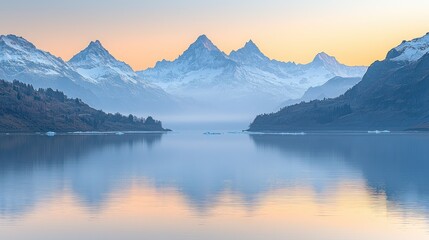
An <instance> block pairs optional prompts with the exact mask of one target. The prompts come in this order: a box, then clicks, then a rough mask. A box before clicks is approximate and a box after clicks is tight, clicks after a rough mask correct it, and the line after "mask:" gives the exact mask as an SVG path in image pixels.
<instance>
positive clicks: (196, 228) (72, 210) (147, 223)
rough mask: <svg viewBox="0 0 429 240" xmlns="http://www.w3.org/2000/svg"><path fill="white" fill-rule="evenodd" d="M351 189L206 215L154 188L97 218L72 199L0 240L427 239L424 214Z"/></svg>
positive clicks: (111, 204)
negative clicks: (86, 239) (405, 210)
mask: <svg viewBox="0 0 429 240" xmlns="http://www.w3.org/2000/svg"><path fill="white" fill-rule="evenodd" d="M352 185H353V187H352V188H350V185H349V184H348V183H343V184H342V185H340V186H339V188H338V189H336V191H335V192H332V193H330V194H329V196H325V198H324V199H323V198H322V200H321V199H320V196H317V194H316V193H315V192H314V191H313V190H311V189H307V188H299V189H289V190H286V189H284V190H277V191H273V192H271V193H270V194H266V195H265V196H264V197H263V198H261V199H259V202H258V204H256V206H254V207H253V208H251V209H249V208H246V207H244V205H243V204H242V203H239V204H237V201H240V200H238V199H237V198H236V196H234V195H232V194H231V193H229V192H225V193H224V194H223V195H221V196H219V198H220V199H217V201H216V202H217V204H216V205H213V206H211V208H210V209H209V210H208V211H207V212H206V213H200V214H199V213H197V212H195V211H196V210H195V209H193V208H192V207H190V206H189V204H188V202H187V200H186V198H185V197H184V196H182V195H180V194H179V193H177V192H175V191H171V192H157V191H156V190H155V189H153V188H150V187H147V186H143V187H142V186H140V187H133V188H132V189H126V190H125V189H123V190H122V191H119V192H118V193H117V196H116V195H115V196H114V197H112V198H111V199H112V201H108V202H105V203H104V205H103V207H100V208H99V209H95V210H94V209H93V210H90V209H87V208H85V207H84V205H83V204H82V203H80V202H79V201H78V200H77V199H76V198H75V197H74V196H73V195H69V194H67V193H65V195H64V196H63V198H62V200H59V201H55V202H53V203H48V204H39V205H38V206H37V207H35V209H34V210H33V212H32V213H30V214H27V215H24V216H21V219H20V221H19V222H17V223H16V224H13V225H10V226H8V227H4V225H2V224H0V230H1V231H0V236H2V237H3V238H4V239H12V238H13V237H19V239H28V238H29V237H30V238H37V239H39V238H40V239H47V238H58V239H59V238H61V237H64V236H74V238H76V239H81V238H84V237H85V236H88V235H91V236H94V237H95V238H100V239H106V238H108V237H113V238H115V236H114V235H112V234H115V233H116V234H120V237H121V238H123V239H142V238H146V239H172V238H176V239H179V238H181V239H186V238H192V237H191V233H192V236H193V237H195V238H199V239H236V238H237V237H236V236H237V234H240V236H242V238H243V239H289V238H290V239H316V238H317V239H330V240H332V239H338V240H339V239H350V237H351V236H354V237H356V239H391V240H393V239H395V240H396V239H398V240H399V239H426V238H427V236H428V232H427V230H426V229H427V222H425V220H424V219H423V218H421V217H419V214H418V213H408V214H406V215H401V214H397V213H396V212H395V211H396V210H398V211H399V212H400V209H396V210H395V209H392V208H395V207H391V206H389V205H390V204H391V203H389V202H388V201H387V200H386V196H385V195H383V194H380V196H373V195H372V194H370V193H369V192H368V191H367V190H366V188H365V186H356V185H354V183H352ZM285 196H287V197H285ZM397 207H399V208H400V206H397ZM59 213H61V214H59ZM64 215H66V216H67V219H64V217H63V216H64ZM130 219H132V220H133V221H130ZM0 220H1V219H0ZM53 220H54V221H53ZM0 223H1V221H0ZM64 226H66V227H64ZM405 226H406V227H405ZM29 229H30V231H28V230H29ZM40 229H44V231H41V230H40ZM75 229H80V230H81V231H79V232H76V230H75ZM165 229H168V231H166V230H165ZM308 229H311V231H308ZM220 230H221V231H220ZM29 234H31V236H30V235H29ZM118 236H119V235H118ZM116 238H117V237H116Z"/></svg>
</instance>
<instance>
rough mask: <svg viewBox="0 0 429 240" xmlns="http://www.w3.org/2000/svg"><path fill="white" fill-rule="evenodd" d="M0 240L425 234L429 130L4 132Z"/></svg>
mask: <svg viewBox="0 0 429 240" xmlns="http://www.w3.org/2000/svg"><path fill="white" fill-rule="evenodd" d="M0 239H5V240H15V239H44V240H46V239H73V240H74V239H102V240H106V239H168V240H170V239H185V240H189V239H198V240H201V239H204V240H206V239H264V240H268V239H282V240H284V239H317V240H324V239H326V240H328V239H329V240H333V239H338V240H348V239H356V240H362V239H389V240H391V239H401V240H402V239H429V134H411V133H410V134H401V133H391V134H367V133H349V134H335V133H330V134H327V133H325V134H316V133H314V134H305V135H249V134H243V133H228V132H224V133H223V134H221V135H204V134H202V132H201V133H199V132H177V133H174V132H173V133H168V134H125V135H75V136H72V135H68V136H61V135H57V136H54V137H48V136H37V135H30V136H28V135H27V136H6V135H2V136H0Z"/></svg>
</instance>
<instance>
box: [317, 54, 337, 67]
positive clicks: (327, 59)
mask: <svg viewBox="0 0 429 240" xmlns="http://www.w3.org/2000/svg"><path fill="white" fill-rule="evenodd" d="M311 64H312V65H323V66H332V65H337V64H340V63H339V62H338V61H337V59H336V58H335V57H333V56H330V55H328V54H327V53H325V52H321V53H318V54H317V55H316V56H315V57H314V59H313V61H312V62H311Z"/></svg>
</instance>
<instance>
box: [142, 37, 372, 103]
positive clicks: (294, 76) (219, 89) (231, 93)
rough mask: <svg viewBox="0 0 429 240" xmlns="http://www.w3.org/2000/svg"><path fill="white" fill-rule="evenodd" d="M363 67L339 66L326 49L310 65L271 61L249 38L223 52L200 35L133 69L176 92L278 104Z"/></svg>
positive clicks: (359, 72)
mask: <svg viewBox="0 0 429 240" xmlns="http://www.w3.org/2000/svg"><path fill="white" fill-rule="evenodd" d="M195 61H197V62H198V64H194V63H195ZM365 71H366V67H349V66H346V65H343V64H341V63H339V62H338V61H337V60H336V59H335V58H333V57H330V56H329V55H327V54H325V53H320V54H318V55H317V56H316V57H315V60H314V61H313V62H312V63H309V64H296V63H293V62H287V63H286V62H280V61H276V60H271V59H269V58H268V57H267V56H265V55H264V54H263V53H262V52H261V51H260V49H259V48H258V47H257V45H256V44H255V43H254V42H253V41H252V40H250V41H249V42H247V43H246V44H245V46H244V47H242V48H241V49H238V50H236V51H232V52H231V53H230V54H229V55H227V54H225V53H223V52H222V51H221V50H219V48H217V47H216V46H215V45H214V44H213V43H212V42H211V41H210V40H209V39H208V38H207V36H205V35H202V36H200V37H198V39H197V40H196V41H195V42H194V43H193V44H191V46H190V47H189V48H188V49H187V50H186V51H185V52H184V53H183V54H182V55H180V56H179V57H178V58H177V59H176V60H174V61H166V60H163V61H160V62H158V63H157V64H156V65H155V67H153V68H149V69H146V70H143V71H139V72H137V73H138V75H139V76H141V77H142V78H143V79H145V80H148V81H149V82H152V83H154V84H157V85H159V86H161V87H162V88H163V89H164V90H166V91H167V92H169V93H171V94H175V95H179V96H185V97H191V98H195V99H196V100H205V99H207V98H209V99H210V98H214V99H216V101H219V102H231V103H232V102H234V101H236V100H237V99H244V100H243V102H242V104H245V101H249V99H250V98H251V99H257V101H258V102H259V101H263V102H264V101H265V102H266V103H264V104H265V106H268V104H273V103H276V104H275V106H276V105H278V104H279V103H280V102H283V101H284V100H285V99H290V98H299V97H301V96H302V95H303V94H304V92H305V90H307V89H308V88H309V87H312V86H318V85H321V84H323V83H325V82H326V81H327V80H329V79H331V78H332V77H335V76H343V77H361V76H362V75H363V74H364V73H365ZM219 96H222V97H219ZM210 101H212V102H213V100H210Z"/></svg>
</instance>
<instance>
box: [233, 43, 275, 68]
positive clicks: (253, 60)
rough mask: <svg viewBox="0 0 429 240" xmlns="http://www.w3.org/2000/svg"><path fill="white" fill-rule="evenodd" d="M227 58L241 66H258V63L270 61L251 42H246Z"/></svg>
mask: <svg viewBox="0 0 429 240" xmlns="http://www.w3.org/2000/svg"><path fill="white" fill-rule="evenodd" d="M229 57H230V58H231V59H233V60H235V61H237V62H239V63H242V64H258V63H260V62H266V61H270V59H269V58H268V57H267V56H265V55H264V54H263V53H262V52H261V50H260V49H259V47H258V46H256V44H255V43H254V42H253V41H252V40H249V41H248V42H246V44H245V45H244V46H243V47H242V48H240V49H238V50H237V51H232V52H231V53H230V54H229Z"/></svg>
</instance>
